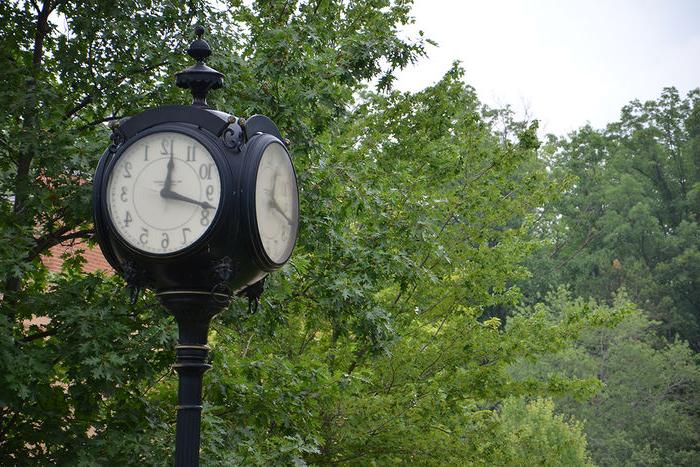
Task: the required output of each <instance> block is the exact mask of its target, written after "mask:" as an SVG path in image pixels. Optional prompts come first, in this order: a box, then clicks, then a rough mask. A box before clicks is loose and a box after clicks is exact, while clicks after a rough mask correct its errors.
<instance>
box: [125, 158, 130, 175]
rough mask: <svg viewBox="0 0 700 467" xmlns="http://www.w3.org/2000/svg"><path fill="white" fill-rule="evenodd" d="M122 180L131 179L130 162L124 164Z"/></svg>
mask: <svg viewBox="0 0 700 467" xmlns="http://www.w3.org/2000/svg"><path fill="white" fill-rule="evenodd" d="M124 178H131V162H129V161H127V162H125V163H124Z"/></svg>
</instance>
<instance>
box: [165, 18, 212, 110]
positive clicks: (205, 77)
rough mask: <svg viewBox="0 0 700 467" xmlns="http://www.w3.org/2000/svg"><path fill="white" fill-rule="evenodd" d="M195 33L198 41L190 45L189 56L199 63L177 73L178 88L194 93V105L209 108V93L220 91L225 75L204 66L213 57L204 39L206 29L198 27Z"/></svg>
mask: <svg viewBox="0 0 700 467" xmlns="http://www.w3.org/2000/svg"><path fill="white" fill-rule="evenodd" d="M194 33H195V34H196V35H197V39H195V40H194V41H193V42H192V44H190V47H189V49H187V54H188V55H189V56H190V57H192V58H194V59H195V60H197V63H195V64H194V65H192V66H191V67H189V68H187V69H185V70H183V71H181V72H180V73H177V74H176V75H175V77H176V84H177V86H178V87H181V88H185V89H189V90H190V91H192V105H195V106H197V107H209V106H208V105H207V93H208V92H209V90H210V89H219V88H221V87H222V86H223V85H224V74H223V73H221V72H219V71H216V70H214V69H213V68H210V67H208V66H207V65H205V64H204V59H206V58H207V57H209V56H210V55H211V48H210V47H209V44H208V43H207V41H205V40H204V39H202V36H203V35H204V27H203V26H201V25H197V26H196V27H195V28H194Z"/></svg>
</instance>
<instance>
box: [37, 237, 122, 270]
mask: <svg viewBox="0 0 700 467" xmlns="http://www.w3.org/2000/svg"><path fill="white" fill-rule="evenodd" d="M75 250H83V258H85V261H86V263H85V264H84V265H83V270H84V271H85V272H95V271H97V270H102V271H107V272H108V273H113V272H114V270H113V269H112V268H111V266H110V265H109V263H108V262H107V260H106V259H105V257H104V256H102V252H101V251H100V248H99V247H97V246H95V247H94V248H90V247H89V246H88V245H87V243H84V242H75V241H72V242H70V243H69V244H65V245H56V246H54V247H53V248H51V256H42V257H41V262H42V263H44V265H45V266H46V267H47V268H48V269H49V271H53V272H57V271H60V270H61V265H62V264H63V260H62V259H61V255H63V253H65V252H73V251H75Z"/></svg>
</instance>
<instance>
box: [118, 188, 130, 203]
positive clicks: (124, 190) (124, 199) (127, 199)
mask: <svg viewBox="0 0 700 467" xmlns="http://www.w3.org/2000/svg"><path fill="white" fill-rule="evenodd" d="M127 193H128V190H127V189H126V187H125V186H123V187H122V194H121V195H119V199H121V200H122V203H126V202H127V201H129V198H127V197H126V195H127Z"/></svg>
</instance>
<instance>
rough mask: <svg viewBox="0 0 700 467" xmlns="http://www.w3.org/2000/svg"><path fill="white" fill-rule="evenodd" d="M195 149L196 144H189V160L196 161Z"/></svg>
mask: <svg viewBox="0 0 700 467" xmlns="http://www.w3.org/2000/svg"><path fill="white" fill-rule="evenodd" d="M194 150H195V147H194V146H187V162H194V161H195V154H194Z"/></svg>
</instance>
